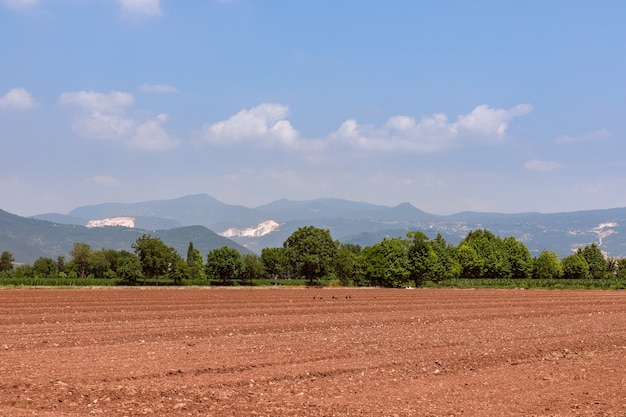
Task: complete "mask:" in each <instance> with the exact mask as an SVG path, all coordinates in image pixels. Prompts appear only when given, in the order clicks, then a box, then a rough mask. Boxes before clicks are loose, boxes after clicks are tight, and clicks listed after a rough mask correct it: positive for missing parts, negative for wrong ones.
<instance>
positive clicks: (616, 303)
mask: <svg viewBox="0 0 626 417" xmlns="http://www.w3.org/2000/svg"><path fill="white" fill-rule="evenodd" d="M98 414H101V415H106V416H141V415H150V416H155V415H170V416H257V417H260V416H377V417H378V416H461V415H463V416H626V291H536V290H530V291H525V290H454V289H448V290H424V289H418V290H380V289H253V290H251V289H245V288H244V289H215V288H213V289H76V290H59V289H53V290H48V289H20V290H0V417H9V416H26V415H40V416H88V415H98Z"/></svg>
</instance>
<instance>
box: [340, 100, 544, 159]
mask: <svg viewBox="0 0 626 417" xmlns="http://www.w3.org/2000/svg"><path fill="white" fill-rule="evenodd" d="M530 111H532V106H530V105H528V104H520V105H518V106H515V107H513V108H511V109H493V108H491V107H489V106H486V105H481V106H478V107H476V108H475V109H474V110H472V111H471V112H470V113H468V114H466V115H460V116H458V117H457V120H456V122H450V121H449V120H448V117H447V116H446V115H445V114H441V113H439V114H435V115H433V116H425V117H423V118H422V119H421V120H419V121H416V120H415V119H414V118H413V117H409V116H394V117H391V118H390V119H389V120H388V121H387V123H386V124H385V125H384V126H383V127H382V128H376V127H375V126H370V125H359V124H358V123H357V122H356V121H355V120H347V121H346V122H344V123H343V124H342V125H341V126H340V127H339V129H338V130H337V131H336V132H334V133H333V134H332V135H331V139H332V140H335V141H337V142H339V143H342V144H347V145H352V146H355V147H357V148H360V149H366V150H384V151H395V150H400V151H411V152H435V151H441V150H445V149H449V148H454V147H461V146H464V145H467V144H471V143H476V144H487V143H493V142H499V141H501V140H502V139H503V138H504V134H505V133H506V130H507V127H508V123H509V122H510V121H511V120H512V119H514V118H515V117H518V116H521V115H523V114H526V113H528V112H530Z"/></svg>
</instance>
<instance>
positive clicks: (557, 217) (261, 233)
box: [48, 194, 626, 257]
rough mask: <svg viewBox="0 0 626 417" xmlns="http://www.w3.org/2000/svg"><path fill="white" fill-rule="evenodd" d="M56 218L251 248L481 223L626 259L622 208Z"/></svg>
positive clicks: (293, 208)
mask: <svg viewBox="0 0 626 417" xmlns="http://www.w3.org/2000/svg"><path fill="white" fill-rule="evenodd" d="M48 216H50V215H48ZM55 216H56V220H57V222H62V221H64V219H65V220H66V221H67V223H70V224H72V222H77V221H79V222H82V223H80V224H86V222H87V221H89V220H98V219H103V218H110V217H120V216H132V217H134V218H136V219H142V218H143V219H149V220H150V222H151V223H150V226H151V227H149V228H147V230H161V229H171V228H173V227H172V226H173V225H174V227H181V226H192V225H201V226H204V227H206V228H208V229H210V230H213V231H215V232H217V233H218V234H223V235H229V236H230V238H231V239H232V240H233V241H235V242H237V243H239V244H240V245H242V246H244V247H246V248H248V249H249V250H251V251H253V252H256V253H260V252H261V250H262V249H263V248H265V247H279V246H282V244H283V242H284V241H285V240H286V239H287V237H288V236H289V235H290V234H291V233H293V232H294V231H295V230H296V229H297V228H298V227H302V226H309V225H313V226H316V227H320V228H324V229H329V230H330V232H331V235H332V236H333V238H334V239H336V240H339V241H342V242H351V243H358V244H360V245H362V246H367V245H371V244H374V243H376V242H378V241H380V240H381V239H382V238H384V237H403V236H405V235H406V233H407V232H408V231H412V230H421V231H423V232H424V233H426V234H427V235H428V236H430V237H435V236H436V235H437V233H441V234H442V236H443V237H444V238H446V240H447V241H448V242H449V243H453V244H458V243H459V242H460V240H461V239H462V238H464V237H465V236H466V235H467V233H468V232H469V231H470V230H475V229H479V228H481V229H488V230H490V231H491V232H493V233H494V234H496V235H499V236H502V237H506V236H514V237H515V238H517V239H518V240H520V241H522V242H524V243H525V244H526V245H527V246H528V248H529V249H530V250H531V253H533V254H534V255H537V254H539V252H540V251H541V250H543V249H548V250H551V251H555V252H557V254H558V255H559V256H560V257H564V256H567V255H569V254H571V253H572V251H574V250H575V249H576V248H577V247H582V246H585V245H588V244H591V243H596V244H598V245H599V246H600V248H601V249H602V250H603V251H604V252H605V253H606V254H607V255H608V256H615V257H626V208H614V209H606V210H588V211H577V212H564V213H550V214H543V213H536V212H531V213H515V214H505V213H480V212H462V213H456V214H452V215H435V214H430V213H426V212H424V211H422V210H420V209H418V208H416V207H414V206H413V205H411V204H409V203H402V204H399V205H397V206H394V207H388V206H383V205H376V204H370V203H366V202H357V201H350V200H344V199H337V198H320V199H314V200H305V201H292V200H286V199H282V200H277V201H274V202H271V203H269V204H265V205H262V206H258V207H256V208H248V207H244V206H241V205H229V204H225V203H222V202H221V201H219V200H217V199H215V198H213V197H211V196H209V195H206V194H197V195H188V196H184V197H180V198H176V199H171V200H154V201H146V202H140V203H103V204H97V205H90V206H83V207H78V208H76V209H74V210H72V211H70V212H69V213H68V214H67V215H59V214H57V215H55ZM64 216H65V217H64ZM137 221H139V220H137ZM269 221H272V222H275V223H277V224H278V227H271V228H269V229H268V228H264V227H263V225H264V224H267V223H266V222H269ZM73 224H75V223H73ZM270 229H271V230H270ZM242 231H244V232H242Z"/></svg>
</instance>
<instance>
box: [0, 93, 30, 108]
mask: <svg viewBox="0 0 626 417" xmlns="http://www.w3.org/2000/svg"><path fill="white" fill-rule="evenodd" d="M35 105H36V102H35V100H34V99H33V96H32V95H31V94H30V93H29V92H28V91H26V90H25V89H23V88H13V89H11V90H10V91H9V92H8V93H6V94H5V95H3V96H2V97H0V109H3V110H19V111H26V110H30V109H32V108H33V107H35Z"/></svg>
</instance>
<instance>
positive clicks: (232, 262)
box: [205, 246, 241, 284]
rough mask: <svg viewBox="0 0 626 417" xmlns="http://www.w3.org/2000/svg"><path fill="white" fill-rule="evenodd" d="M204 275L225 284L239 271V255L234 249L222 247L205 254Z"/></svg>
mask: <svg viewBox="0 0 626 417" xmlns="http://www.w3.org/2000/svg"><path fill="white" fill-rule="evenodd" d="M205 269H206V274H207V276H209V277H213V278H216V279H218V280H220V281H221V282H222V284H226V282H227V280H229V279H233V278H236V277H237V275H238V274H239V271H240V270H241V254H240V253H239V252H237V250H236V249H233V248H229V247H228V246H222V247H221V248H217V249H213V250H212V251H211V252H209V253H208V254H207V259H206V264H205Z"/></svg>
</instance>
